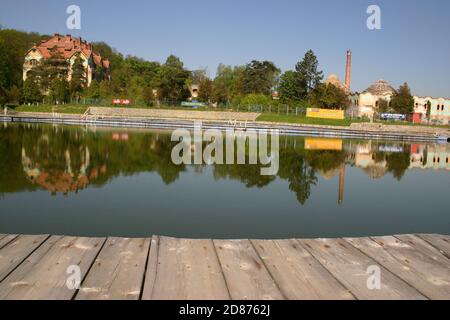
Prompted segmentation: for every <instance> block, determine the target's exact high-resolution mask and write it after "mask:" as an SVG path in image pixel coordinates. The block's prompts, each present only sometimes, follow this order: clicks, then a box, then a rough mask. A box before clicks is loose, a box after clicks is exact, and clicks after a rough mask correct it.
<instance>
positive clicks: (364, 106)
mask: <svg viewBox="0 0 450 320" xmlns="http://www.w3.org/2000/svg"><path fill="white" fill-rule="evenodd" d="M395 92H396V91H395V89H394V88H393V87H392V86H391V85H390V84H389V83H388V82H387V81H385V80H378V81H377V82H375V83H374V84H372V85H371V86H370V87H368V88H367V89H366V90H364V91H363V92H362V93H361V94H360V95H359V99H357V103H358V113H359V116H367V117H370V118H372V117H373V115H374V113H375V111H376V110H377V109H378V105H379V102H380V100H381V99H383V100H386V101H387V102H390V101H391V98H392V96H393V95H394V94H395Z"/></svg>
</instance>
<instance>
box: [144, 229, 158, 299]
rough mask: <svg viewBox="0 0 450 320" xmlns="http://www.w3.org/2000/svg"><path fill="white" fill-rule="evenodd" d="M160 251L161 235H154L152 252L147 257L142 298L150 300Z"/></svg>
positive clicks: (151, 244)
mask: <svg viewBox="0 0 450 320" xmlns="http://www.w3.org/2000/svg"><path fill="white" fill-rule="evenodd" d="M158 252H159V237H158V236H153V237H152V241H151V243H150V252H149V254H148V259H147V270H146V271H145V280H144V286H143V290H142V299H144V300H150V299H151V298H152V294H153V289H154V287H155V282H156V273H157V272H158Z"/></svg>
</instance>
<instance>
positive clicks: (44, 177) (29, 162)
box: [22, 146, 107, 194]
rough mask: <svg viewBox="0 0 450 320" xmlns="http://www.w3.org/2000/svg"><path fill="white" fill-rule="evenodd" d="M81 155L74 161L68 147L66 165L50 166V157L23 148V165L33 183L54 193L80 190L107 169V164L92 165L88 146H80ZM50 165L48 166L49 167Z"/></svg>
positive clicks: (65, 155) (65, 156)
mask: <svg viewBox="0 0 450 320" xmlns="http://www.w3.org/2000/svg"><path fill="white" fill-rule="evenodd" d="M79 156H80V157H76V158H77V160H78V162H79V163H78V164H75V163H74V161H73V158H75V157H74V156H73V154H72V153H71V152H70V151H69V149H66V150H65V151H64V155H63V158H64V167H52V166H51V165H50V166H49V165H48V163H49V159H46V158H45V157H42V156H39V152H37V156H32V155H29V154H27V151H26V149H25V148H24V147H23V148H22V167H23V170H24V172H25V174H26V175H27V177H28V179H29V180H30V182H31V183H33V184H37V185H39V186H40V187H41V188H43V189H45V190H48V191H50V192H51V193H52V194H56V193H58V192H62V193H64V194H68V193H69V192H78V191H79V190H82V189H85V188H86V187H87V186H88V185H89V183H90V182H91V181H92V180H96V179H97V178H98V177H99V174H104V173H106V171H107V167H106V165H102V166H100V167H98V168H97V167H94V168H92V167H91V164H90V152H89V148H88V147H87V146H86V147H84V148H80V154H79ZM47 167H48V168H47Z"/></svg>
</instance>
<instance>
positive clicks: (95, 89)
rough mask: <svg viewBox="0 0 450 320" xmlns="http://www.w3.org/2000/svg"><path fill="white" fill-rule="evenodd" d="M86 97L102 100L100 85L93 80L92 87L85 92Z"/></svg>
mask: <svg viewBox="0 0 450 320" xmlns="http://www.w3.org/2000/svg"><path fill="white" fill-rule="evenodd" d="M85 96H86V98H89V99H100V97H101V95H100V83H99V82H98V81H97V80H92V82H91V85H90V86H89V87H88V88H87V90H85Z"/></svg>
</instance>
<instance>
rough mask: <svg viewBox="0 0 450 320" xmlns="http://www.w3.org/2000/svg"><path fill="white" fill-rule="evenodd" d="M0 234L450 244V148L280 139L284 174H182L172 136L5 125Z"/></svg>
mask: <svg viewBox="0 0 450 320" xmlns="http://www.w3.org/2000/svg"><path fill="white" fill-rule="evenodd" d="M0 127H1V128H0V233H20V234H44V233H45V234H47V233H48V234H63V235H76V236H125V237H148V236H151V235H155V234H157V235H165V236H177V237H187V238H263V239H267V238H294V237H295V238H310V237H314V238H315V237H344V236H345V237H353V236H368V235H373V236H374V235H387V234H400V233H441V234H449V233H450V210H449V206H450V196H449V182H450V174H449V172H450V171H449V170H450V164H449V158H450V146H449V144H441V145H439V144H424V143H405V142H383V141H368V140H367V141H359V140H341V139H318V138H303V137H284V136H282V137H280V170H279V172H278V175H277V176H270V177H268V176H261V175H260V167H259V166H255V165H214V166H208V165H197V166H194V165H193V166H184V165H181V166H177V165H174V164H172V162H171V151H172V148H173V146H174V145H175V144H176V143H175V142H172V141H171V139H170V132H164V131H147V130H134V129H133V130H132V129H104V128H82V127H66V126H51V125H35V124H26V125H19V124H6V123H5V124H3V123H1V124H0Z"/></svg>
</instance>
